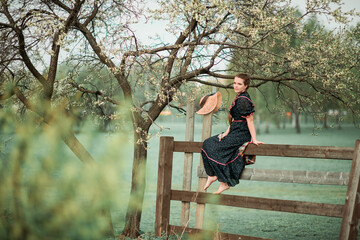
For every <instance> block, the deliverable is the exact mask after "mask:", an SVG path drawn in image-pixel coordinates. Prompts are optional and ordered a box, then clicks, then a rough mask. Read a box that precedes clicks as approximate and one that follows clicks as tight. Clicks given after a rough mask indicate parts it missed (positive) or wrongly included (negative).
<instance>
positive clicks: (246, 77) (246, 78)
mask: <svg viewBox="0 0 360 240" xmlns="http://www.w3.org/2000/svg"><path fill="white" fill-rule="evenodd" d="M235 77H237V78H241V79H244V85H245V86H247V87H246V90H247V89H248V88H249V85H250V80H251V77H250V76H249V75H247V74H246V73H238V74H236V76H235Z"/></svg>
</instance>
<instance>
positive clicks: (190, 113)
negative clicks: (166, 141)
mask: <svg viewBox="0 0 360 240" xmlns="http://www.w3.org/2000/svg"><path fill="white" fill-rule="evenodd" d="M194 120H195V100H194V99H193V98H192V97H188V99H187V107H186V132H185V141H191V142H193V141H194ZM192 167H193V153H185V155H184V176H183V190H186V191H191V179H192ZM189 219H190V203H189V202H182V204H181V221H180V222H181V226H186V225H188V222H189Z"/></svg>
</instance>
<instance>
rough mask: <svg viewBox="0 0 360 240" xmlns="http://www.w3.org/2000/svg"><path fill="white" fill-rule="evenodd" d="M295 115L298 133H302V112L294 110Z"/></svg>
mask: <svg viewBox="0 0 360 240" xmlns="http://www.w3.org/2000/svg"><path fill="white" fill-rule="evenodd" d="M294 115H295V128H296V133H301V128H300V112H299V111H295V112H294Z"/></svg>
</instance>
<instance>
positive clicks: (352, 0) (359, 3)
mask: <svg viewBox="0 0 360 240" xmlns="http://www.w3.org/2000/svg"><path fill="white" fill-rule="evenodd" d="M291 2H292V5H294V6H297V7H298V8H299V10H300V11H302V12H304V11H305V4H306V0H292V1H291ZM342 2H343V3H344V5H343V6H342V9H343V10H344V11H349V10H352V9H355V11H357V12H360V0H342ZM148 6H149V7H151V8H152V7H155V6H156V3H155V2H152V3H151V1H150V4H149V5H148ZM318 20H319V22H320V23H321V24H322V25H324V26H326V28H328V29H333V28H335V27H339V26H340V25H339V24H338V23H336V22H335V21H333V20H332V19H329V18H328V17H325V16H318ZM357 22H360V17H356V18H354V19H353V20H352V22H351V23H350V24H349V25H350V26H355V25H356V23H357ZM165 27H166V23H165V22H154V23H151V22H150V23H146V24H138V25H137V26H136V27H135V31H136V35H137V36H138V38H139V39H140V41H141V42H143V43H149V41H152V40H151V39H149V37H150V36H152V37H154V36H155V35H156V34H158V35H159V37H160V38H161V39H162V41H163V42H166V43H172V42H174V41H175V37H174V36H173V35H171V34H169V33H167V32H166V31H164V29H165Z"/></svg>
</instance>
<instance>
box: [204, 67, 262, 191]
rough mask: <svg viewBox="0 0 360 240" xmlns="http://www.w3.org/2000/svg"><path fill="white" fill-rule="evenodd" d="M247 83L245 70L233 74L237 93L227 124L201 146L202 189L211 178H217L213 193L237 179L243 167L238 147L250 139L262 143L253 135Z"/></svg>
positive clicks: (227, 186)
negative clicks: (243, 72) (203, 176)
mask: <svg viewBox="0 0 360 240" xmlns="http://www.w3.org/2000/svg"><path fill="white" fill-rule="evenodd" d="M249 85H250V77H249V76H248V75H247V74H242V73H240V74H237V75H236V76H235V78H234V85H233V87H234V91H235V92H236V93H237V95H236V97H235V99H234V101H233V103H232V104H231V106H230V110H229V127H228V129H227V130H226V131H225V132H224V133H221V134H219V135H218V136H213V137H210V138H208V139H206V140H205V141H204V143H203V147H202V152H201V155H202V159H203V162H204V168H205V171H206V173H207V175H208V178H207V181H206V184H205V187H204V190H206V189H207V188H208V187H209V186H210V185H211V184H212V183H213V182H215V181H216V180H218V181H219V182H220V186H219V189H218V190H217V191H216V192H214V194H220V193H222V192H223V191H225V190H227V189H229V188H230V187H232V186H235V185H236V184H238V183H239V178H240V175H241V173H242V171H243V169H244V167H245V160H244V158H243V157H242V156H241V154H240V151H239V147H241V146H242V145H243V144H246V143H248V142H250V141H251V140H252V143H254V144H256V145H258V144H262V143H263V142H260V141H258V140H257V139H256V131H255V126H254V120H253V113H254V112H255V110H254V104H253V103H252V101H251V98H250V96H249V94H248V93H247V92H246V90H247V89H248V87H249Z"/></svg>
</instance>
